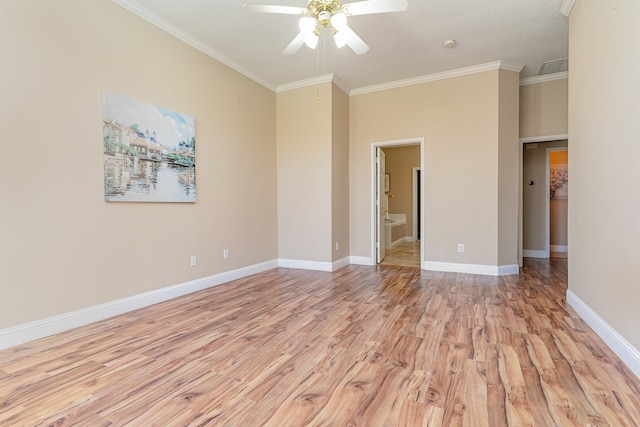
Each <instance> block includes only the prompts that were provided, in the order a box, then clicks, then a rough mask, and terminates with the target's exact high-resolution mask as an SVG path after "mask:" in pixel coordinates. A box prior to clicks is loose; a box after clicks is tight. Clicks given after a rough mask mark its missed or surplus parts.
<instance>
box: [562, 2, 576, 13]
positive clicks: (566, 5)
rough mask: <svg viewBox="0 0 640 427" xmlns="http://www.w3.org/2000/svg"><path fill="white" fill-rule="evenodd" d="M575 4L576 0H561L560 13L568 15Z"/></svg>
mask: <svg viewBox="0 0 640 427" xmlns="http://www.w3.org/2000/svg"><path fill="white" fill-rule="evenodd" d="M575 4H576V0H562V2H561V3H560V13H561V14H563V15H564V16H569V14H570V13H571V10H572V9H573V6H574V5H575Z"/></svg>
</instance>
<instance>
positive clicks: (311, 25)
mask: <svg viewBox="0 0 640 427" xmlns="http://www.w3.org/2000/svg"><path fill="white" fill-rule="evenodd" d="M298 27H299V28H300V31H301V32H303V33H313V30H315V29H316V20H315V19H313V18H310V17H308V16H303V17H302V18H300V21H298Z"/></svg>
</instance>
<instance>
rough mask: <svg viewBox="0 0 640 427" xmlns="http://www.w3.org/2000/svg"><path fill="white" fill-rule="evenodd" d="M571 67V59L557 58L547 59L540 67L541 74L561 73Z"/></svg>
mask: <svg viewBox="0 0 640 427" xmlns="http://www.w3.org/2000/svg"><path fill="white" fill-rule="evenodd" d="M568 69H569V59H568V58H564V59H556V60H554V61H547V62H543V63H542V67H540V72H539V73H538V75H539V76H542V75H544V74H553V73H561V72H563V71H567V70H568Z"/></svg>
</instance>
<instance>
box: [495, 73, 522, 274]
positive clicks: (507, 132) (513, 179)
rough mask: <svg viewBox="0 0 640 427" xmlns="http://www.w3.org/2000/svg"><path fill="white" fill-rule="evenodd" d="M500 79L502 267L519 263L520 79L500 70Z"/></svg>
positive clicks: (499, 244)
mask: <svg viewBox="0 0 640 427" xmlns="http://www.w3.org/2000/svg"><path fill="white" fill-rule="evenodd" d="M498 77H499V87H498V91H499V93H498V96H499V97H498V146H497V154H498V265H513V264H517V261H518V260H517V257H518V200H519V199H518V197H519V196H518V195H519V188H518V176H519V174H520V170H519V161H518V156H519V153H520V146H519V140H518V114H519V111H520V100H519V89H520V79H519V77H520V76H519V74H518V73H514V72H511V71H503V70H500V72H499V76H498Z"/></svg>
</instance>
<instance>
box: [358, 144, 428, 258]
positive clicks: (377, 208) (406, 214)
mask: <svg viewBox="0 0 640 427" xmlns="http://www.w3.org/2000/svg"><path fill="white" fill-rule="evenodd" d="M381 161H384V163H383V164H381ZM423 170H424V138H412V139H404V140H393V141H381V142H376V143H372V144H371V213H372V215H371V243H372V245H371V246H372V250H371V259H372V264H374V265H375V264H386V265H404V266H415V267H421V266H422V260H423V259H424V257H423V254H424V239H422V238H421V236H422V235H423V230H424V222H423V221H424V219H423V212H424V197H422V196H423V195H424V193H423V191H422V189H424V174H423V173H422V171H423Z"/></svg>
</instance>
